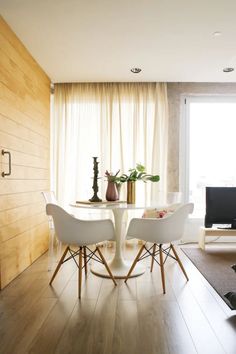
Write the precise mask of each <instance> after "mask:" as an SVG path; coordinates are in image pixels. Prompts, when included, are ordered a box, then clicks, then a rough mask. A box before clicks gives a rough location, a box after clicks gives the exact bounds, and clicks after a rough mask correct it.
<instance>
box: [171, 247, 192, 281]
mask: <svg viewBox="0 0 236 354" xmlns="http://www.w3.org/2000/svg"><path fill="white" fill-rule="evenodd" d="M170 247H171V249H172V251H173V253H174V256H175V258H176V259H177V262H178V263H179V266H180V268H181V270H182V272H183V273H184V276H185V278H186V279H187V281H189V278H188V276H187V273H186V271H185V269H184V266H183V264H182V262H181V260H180V259H179V256H178V254H177V252H176V250H175V248H174V246H173V245H172V244H170Z"/></svg>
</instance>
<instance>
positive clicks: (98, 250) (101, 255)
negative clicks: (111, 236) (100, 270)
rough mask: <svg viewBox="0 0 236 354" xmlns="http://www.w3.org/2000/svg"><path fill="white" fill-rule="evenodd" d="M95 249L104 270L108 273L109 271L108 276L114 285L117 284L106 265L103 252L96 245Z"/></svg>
mask: <svg viewBox="0 0 236 354" xmlns="http://www.w3.org/2000/svg"><path fill="white" fill-rule="evenodd" d="M96 251H97V252H98V254H99V256H100V258H101V260H102V262H103V264H104V266H105V267H106V270H107V271H108V273H109V275H110V277H111V279H112V281H113V283H114V284H115V285H117V283H116V281H115V278H114V276H113V274H112V272H111V270H110V268H109V267H108V264H107V262H106V260H105V258H104V257H103V254H102V252H101V251H100V249H99V247H98V246H97V247H96Z"/></svg>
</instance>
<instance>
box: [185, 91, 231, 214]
mask: <svg viewBox="0 0 236 354" xmlns="http://www.w3.org/2000/svg"><path fill="white" fill-rule="evenodd" d="M184 106H185V110H184V111H185V112H184V113H185V114H184V117H183V121H182V128H181V133H182V134H181V147H180V148H181V150H180V151H181V156H182V158H181V165H180V172H181V185H182V191H183V194H184V199H185V201H187V200H189V201H193V202H194V204H195V209H194V215H193V216H194V217H197V218H198V217H199V218H202V217H204V214H205V187H206V186H236V158H235V151H236V139H235V133H236V96H231V97H222V96H214V97H212V96H209V97H207V96H204V97H186V98H185V105H184Z"/></svg>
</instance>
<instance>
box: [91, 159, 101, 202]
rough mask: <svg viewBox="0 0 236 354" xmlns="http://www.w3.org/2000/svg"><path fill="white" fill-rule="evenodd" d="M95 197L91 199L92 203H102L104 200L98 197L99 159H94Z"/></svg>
mask: <svg viewBox="0 0 236 354" xmlns="http://www.w3.org/2000/svg"><path fill="white" fill-rule="evenodd" d="M92 188H93V191H94V194H93V197H92V198H91V199H89V201H90V202H101V201H102V200H101V199H100V198H99V197H98V195H97V193H98V162H97V157H93V187H92Z"/></svg>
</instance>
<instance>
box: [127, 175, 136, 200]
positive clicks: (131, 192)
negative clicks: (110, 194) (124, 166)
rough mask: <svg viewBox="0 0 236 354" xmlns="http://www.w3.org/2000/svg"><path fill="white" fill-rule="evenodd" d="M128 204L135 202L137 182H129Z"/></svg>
mask: <svg viewBox="0 0 236 354" xmlns="http://www.w3.org/2000/svg"><path fill="white" fill-rule="evenodd" d="M127 204H135V182H134V181H128V182H127Z"/></svg>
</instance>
